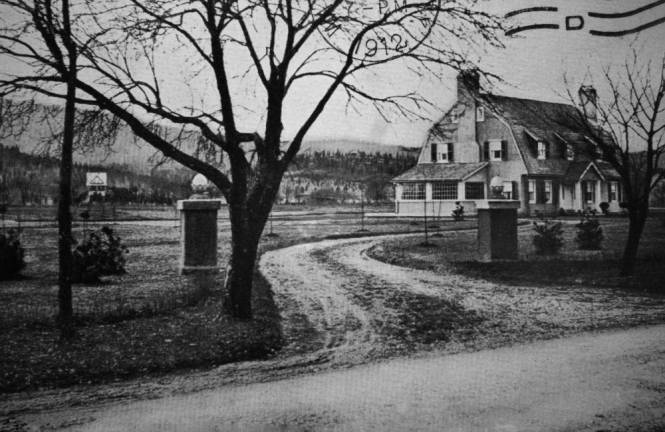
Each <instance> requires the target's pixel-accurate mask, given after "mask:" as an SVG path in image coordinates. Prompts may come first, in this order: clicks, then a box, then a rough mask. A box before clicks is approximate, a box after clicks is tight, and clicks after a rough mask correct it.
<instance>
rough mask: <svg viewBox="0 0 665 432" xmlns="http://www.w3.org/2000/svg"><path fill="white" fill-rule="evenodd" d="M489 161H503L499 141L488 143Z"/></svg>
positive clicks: (501, 146)
mask: <svg viewBox="0 0 665 432" xmlns="http://www.w3.org/2000/svg"><path fill="white" fill-rule="evenodd" d="M489 156H490V160H491V161H500V160H503V144H502V142H501V141H498V140H496V141H490V155H489Z"/></svg>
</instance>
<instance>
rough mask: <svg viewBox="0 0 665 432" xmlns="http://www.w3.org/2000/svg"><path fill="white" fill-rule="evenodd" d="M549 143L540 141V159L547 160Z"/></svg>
mask: <svg viewBox="0 0 665 432" xmlns="http://www.w3.org/2000/svg"><path fill="white" fill-rule="evenodd" d="M547 153H548V151H547V143H546V142H543V141H538V159H539V160H545V159H547V156H548V154H547Z"/></svg>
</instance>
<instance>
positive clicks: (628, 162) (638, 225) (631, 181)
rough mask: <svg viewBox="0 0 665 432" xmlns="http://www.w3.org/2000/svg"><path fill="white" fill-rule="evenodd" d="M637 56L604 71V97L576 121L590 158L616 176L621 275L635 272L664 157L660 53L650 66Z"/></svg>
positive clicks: (664, 85) (664, 84)
mask: <svg viewBox="0 0 665 432" xmlns="http://www.w3.org/2000/svg"><path fill="white" fill-rule="evenodd" d="M640 57H641V56H640V52H639V50H636V49H634V50H633V51H632V53H631V56H630V58H628V59H627V60H626V62H625V63H624V64H623V66H622V67H620V68H619V69H612V68H605V69H604V70H603V72H602V74H601V76H600V80H599V83H598V84H600V85H601V86H603V87H606V88H607V89H608V90H609V91H608V95H609V97H607V98H605V97H601V98H599V99H598V102H597V103H596V104H595V105H593V104H591V105H589V104H582V105H581V106H580V108H579V109H578V115H577V117H576V121H577V124H579V125H581V126H582V127H583V130H584V131H585V133H586V135H587V136H588V137H589V138H591V140H592V142H593V144H594V145H593V146H592V147H591V149H592V150H593V152H594V153H595V155H594V156H598V157H600V158H601V159H603V160H605V161H607V162H608V163H609V164H610V165H612V167H613V168H614V169H615V170H616V171H617V172H618V173H619V175H620V177H621V184H622V186H623V188H622V189H623V193H624V195H623V201H624V203H625V206H626V208H627V210H628V218H629V228H628V239H627V241H626V245H625V248H624V252H623V258H622V264H621V275H623V276H630V275H632V274H633V272H634V271H635V262H636V257H637V250H638V246H639V243H640V238H641V236H642V232H643V230H644V225H645V223H646V219H647V216H648V214H649V197H650V195H651V192H652V191H653V190H654V188H655V187H656V186H657V185H658V184H659V183H660V182H661V180H663V177H664V176H665V170H663V169H662V163H661V157H662V155H663V153H665V115H664V114H665V100H664V99H665V55H664V56H663V58H661V59H660V60H659V61H657V62H656V63H654V62H652V61H648V62H644V61H642V60H641V58H640ZM571 100H572V99H571ZM590 110H592V111H590Z"/></svg>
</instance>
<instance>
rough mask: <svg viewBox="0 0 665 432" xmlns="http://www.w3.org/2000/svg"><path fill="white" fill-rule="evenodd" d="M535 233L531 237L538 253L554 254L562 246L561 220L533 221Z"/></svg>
mask: <svg viewBox="0 0 665 432" xmlns="http://www.w3.org/2000/svg"><path fill="white" fill-rule="evenodd" d="M533 228H534V230H535V231H536V235H535V236H534V237H533V245H534V246H535V248H536V253H537V254H538V255H554V254H557V253H558V252H559V249H561V246H563V228H561V222H554V223H552V222H549V221H547V220H542V221H537V222H534V223H533Z"/></svg>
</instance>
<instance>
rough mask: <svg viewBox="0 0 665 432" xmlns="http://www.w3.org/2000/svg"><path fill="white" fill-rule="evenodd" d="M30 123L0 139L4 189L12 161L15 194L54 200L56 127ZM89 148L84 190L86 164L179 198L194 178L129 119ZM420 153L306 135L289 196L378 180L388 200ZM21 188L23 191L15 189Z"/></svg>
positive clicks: (346, 195) (352, 194) (342, 196)
mask: <svg viewBox="0 0 665 432" xmlns="http://www.w3.org/2000/svg"><path fill="white" fill-rule="evenodd" d="M43 110H45V111H46V110H47V108H43ZM31 121H32V124H30V127H29V130H27V131H26V132H25V133H24V134H22V135H20V136H18V137H15V136H8V137H5V138H2V139H0V146H4V148H5V152H4V156H3V158H4V159H5V160H4V161H0V166H3V165H4V167H5V169H4V171H5V175H4V177H5V187H7V185H8V184H9V183H7V179H8V175H7V172H8V171H7V167H10V166H12V165H15V167H14V168H13V169H12V178H11V182H12V184H13V185H14V187H10V189H11V190H12V191H13V194H14V195H13V196H14V198H13V199H12V200H20V201H29V202H35V203H43V202H52V201H53V200H54V198H55V195H56V194H55V190H56V189H55V187H54V185H56V184H57V169H56V166H57V159H56V157H57V155H58V146H57V145H51V146H49V145H47V144H46V139H45V138H46V137H48V136H49V135H50V133H51V132H50V131H51V128H52V127H54V125H53V124H51V125H49V124H48V122H46V121H40V115H35V116H34V117H32V118H31ZM55 123H56V124H55V127H57V122H55ZM164 133H165V134H166V135H167V136H175V135H176V134H177V133H178V130H176V129H165V130H164ZM197 140H198V135H197V134H196V133H191V134H189V136H187V137H186V138H185V139H183V140H182V141H181V143H180V145H181V149H183V150H184V151H186V152H188V153H190V154H194V153H196V151H197ZM409 144H411V143H409ZM284 145H285V146H286V145H288V142H285V143H284ZM83 147H84V148H79V149H76V151H75V154H74V163H75V164H76V165H77V168H76V173H75V188H77V189H81V188H82V187H83V188H84V185H81V184H78V183H80V181H78V180H76V176H78V177H77V178H79V179H81V178H82V177H81V175H83V176H84V175H85V174H84V172H85V171H86V170H88V171H89V170H97V171H99V170H103V171H107V172H108V173H109V179H110V181H111V182H112V183H115V184H114V187H117V188H123V190H124V189H132V190H133V191H134V192H135V193H139V194H142V195H146V194H152V195H156V196H159V197H163V196H168V197H169V199H173V198H180V197H182V194H183V193H184V192H183V189H182V188H183V186H186V185H187V183H188V181H189V179H191V178H192V177H193V176H194V172H192V171H191V170H189V169H187V168H184V167H182V166H181V165H180V164H178V163H177V162H175V161H171V160H166V161H165V160H164V159H163V157H162V156H161V153H159V152H158V151H156V149H155V148H154V147H152V146H151V145H149V144H148V143H146V142H144V141H142V140H140V139H137V138H136V137H135V136H134V134H133V133H132V132H131V130H130V129H129V128H128V127H127V126H124V125H123V126H121V128H120V130H119V131H118V134H117V137H116V139H115V141H114V142H113V143H112V145H110V146H109V147H108V148H102V149H100V148H95V147H94V146H93V145H90V146H85V145H84V146H83ZM418 151H419V148H418V147H406V146H399V145H383V144H380V143H376V142H371V141H367V140H353V139H348V138H342V139H333V138H329V139H312V140H306V141H305V142H304V143H303V146H302V150H301V151H300V153H299V155H297V157H296V159H295V160H294V162H293V163H292V165H291V166H290V167H289V170H288V172H287V173H286V175H285V180H284V184H283V185H282V186H283V192H284V193H283V201H288V202H294V201H295V202H303V200H307V199H309V197H311V196H317V194H318V195H320V196H326V197H337V198H338V199H337V201H344V200H352V201H357V200H358V199H359V197H360V195H361V194H363V193H366V192H367V191H366V187H365V186H364V185H366V184H372V186H371V188H370V189H371V190H372V191H374V192H372V195H373V196H374V197H375V199H376V200H384V199H387V197H388V196H389V195H390V190H389V189H390V188H391V186H390V178H392V177H394V176H395V175H397V174H399V173H401V172H403V171H404V170H405V169H408V168H409V167H410V166H412V165H413V164H415V159H416V158H417V155H418ZM207 156H209V155H207ZM223 159H224V158H222V160H223ZM212 160H213V161H214V160H217V161H219V160H220V158H219V155H217V156H214V155H213V159H212ZM218 164H219V165H220V166H222V165H223V164H221V163H219V162H218ZM22 172H23V173H24V174H21V173H22ZM0 174H2V173H1V172H0ZM0 177H1V176H0ZM151 178H152V179H153V180H150V179H151ZM77 181H78V183H77ZM37 185H39V186H37ZM5 189H6V188H5ZM19 189H20V190H22V192H21V193H20V194H17V191H18V190H19ZM31 190H32V192H35V194H33V195H34V196H31ZM363 190H365V192H362V191H363ZM137 191H139V192H137ZM140 191H142V192H140ZM321 191H324V192H321ZM331 191H332V192H331ZM75 192H76V191H75ZM5 194H7V190H5ZM160 199H161V198H160Z"/></svg>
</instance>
